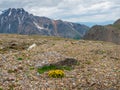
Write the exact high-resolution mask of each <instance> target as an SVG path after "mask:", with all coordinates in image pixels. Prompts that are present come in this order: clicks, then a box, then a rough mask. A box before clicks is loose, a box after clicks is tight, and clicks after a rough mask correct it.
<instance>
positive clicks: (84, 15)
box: [0, 0, 120, 22]
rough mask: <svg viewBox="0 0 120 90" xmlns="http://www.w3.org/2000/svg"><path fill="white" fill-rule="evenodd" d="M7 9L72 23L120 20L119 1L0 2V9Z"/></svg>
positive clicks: (44, 0) (49, 0)
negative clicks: (18, 9)
mask: <svg viewBox="0 0 120 90" xmlns="http://www.w3.org/2000/svg"><path fill="white" fill-rule="evenodd" d="M9 7H15V8H19V7H20V8H24V9H25V10H27V11H29V12H30V13H33V14H35V15H37V16H47V17H49V18H53V19H63V20H67V21H74V22H102V21H103V22H105V21H111V20H112V21H115V20H116V19H118V18H120V2H119V0H24V1H21V0H0V9H2V10H4V9H7V8H9Z"/></svg>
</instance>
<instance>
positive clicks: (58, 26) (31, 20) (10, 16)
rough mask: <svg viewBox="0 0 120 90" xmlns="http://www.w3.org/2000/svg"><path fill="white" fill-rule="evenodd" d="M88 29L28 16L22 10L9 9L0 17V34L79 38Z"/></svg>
mask: <svg viewBox="0 0 120 90" xmlns="http://www.w3.org/2000/svg"><path fill="white" fill-rule="evenodd" d="M87 30H89V27H87V26H85V25H80V24H77V23H72V22H66V21H62V20H53V19H50V18H47V17H39V16H34V15H32V14H29V13H28V12H27V11H25V10H24V9H23V8H9V9H7V10H4V11H3V13H2V14H1V15H0V33H17V34H38V35H49V36H60V37H65V38H75V39H79V38H81V37H82V36H83V35H84V34H85V32H86V31H87Z"/></svg>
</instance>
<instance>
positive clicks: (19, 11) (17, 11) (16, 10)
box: [2, 8, 28, 16]
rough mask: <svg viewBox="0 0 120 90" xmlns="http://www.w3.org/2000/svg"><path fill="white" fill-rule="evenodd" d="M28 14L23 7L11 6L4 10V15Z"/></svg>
mask: <svg viewBox="0 0 120 90" xmlns="http://www.w3.org/2000/svg"><path fill="white" fill-rule="evenodd" d="M22 14H28V12H27V11H25V10H24V9H23V8H9V9H7V10H4V11H2V15H3V16H11V15H22Z"/></svg>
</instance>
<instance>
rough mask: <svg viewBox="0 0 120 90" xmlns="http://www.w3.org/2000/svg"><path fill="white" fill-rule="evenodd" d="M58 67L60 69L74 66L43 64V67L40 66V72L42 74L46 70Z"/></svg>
mask: <svg viewBox="0 0 120 90" xmlns="http://www.w3.org/2000/svg"><path fill="white" fill-rule="evenodd" d="M56 69H59V70H69V71H70V70H72V67H70V66H56V65H48V66H43V67H41V68H38V70H37V71H38V73H40V74H42V73H44V72H46V71H50V70H56Z"/></svg>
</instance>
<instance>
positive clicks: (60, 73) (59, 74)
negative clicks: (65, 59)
mask: <svg viewBox="0 0 120 90" xmlns="http://www.w3.org/2000/svg"><path fill="white" fill-rule="evenodd" d="M64 75H65V74H64V71H63V70H51V71H49V73H48V76H49V77H52V78H62V77H64Z"/></svg>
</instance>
